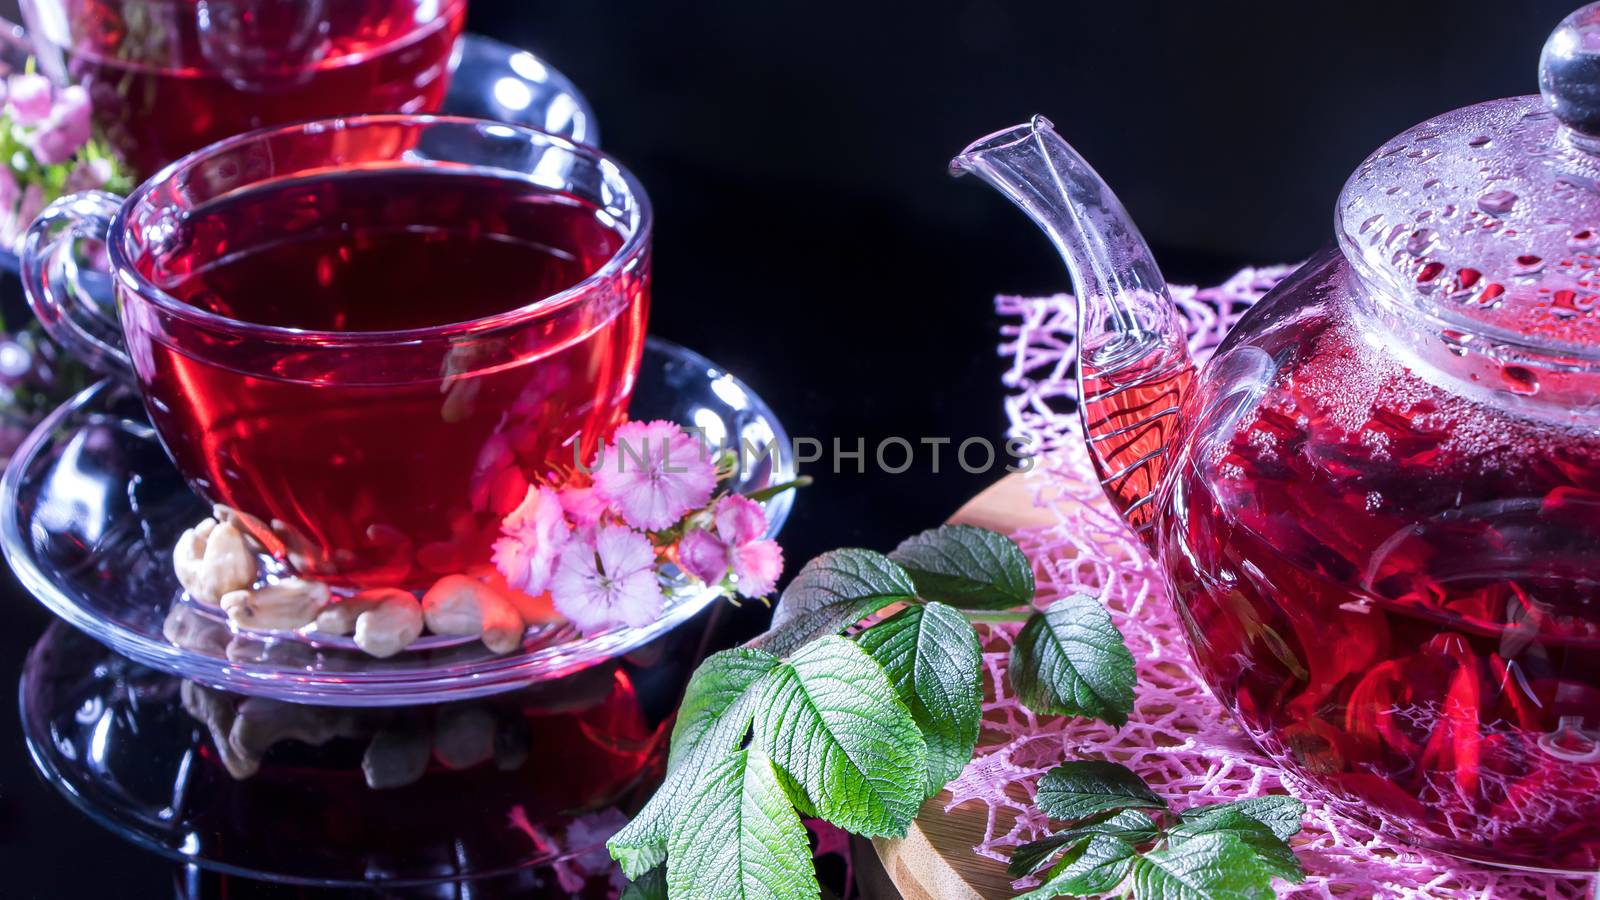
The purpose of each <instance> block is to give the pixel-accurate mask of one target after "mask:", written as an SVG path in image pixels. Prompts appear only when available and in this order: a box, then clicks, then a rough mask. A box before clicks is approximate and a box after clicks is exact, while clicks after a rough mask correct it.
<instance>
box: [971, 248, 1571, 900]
mask: <svg viewBox="0 0 1600 900" xmlns="http://www.w3.org/2000/svg"><path fill="white" fill-rule="evenodd" d="M1290 271H1291V268H1289V267H1277V268H1270V269H1246V270H1244V271H1242V272H1240V273H1238V274H1237V275H1235V276H1234V277H1233V278H1231V279H1229V280H1228V281H1227V283H1225V284H1223V285H1221V286H1218V287H1215V288H1207V289H1205V290H1197V289H1195V288H1186V287H1179V286H1174V287H1173V288H1172V294H1173V299H1174V300H1175V301H1176V302H1177V303H1178V306H1179V308H1180V309H1181V311H1182V313H1183V317H1184V319H1185V321H1186V322H1187V324H1188V327H1189V331H1190V334H1189V343H1190V347H1191V349H1192V350H1193V351H1194V352H1195V354H1196V356H1197V358H1201V359H1203V358H1204V357H1206V356H1207V355H1209V354H1210V352H1211V351H1212V350H1213V349H1214V348H1215V347H1216V345H1217V343H1218V341H1219V340H1220V339H1221V337H1222V335H1223V334H1225V333H1226V332H1227V330H1228V327H1229V326H1231V325H1232V324H1233V322H1234V321H1235V320H1236V319H1237V318H1238V317H1239V315H1240V314H1241V313H1242V312H1243V311H1244V310H1246V309H1248V308H1249V307H1250V305H1251V304H1253V303H1254V302H1255V301H1256V300H1257V299H1259V298H1260V297H1261V295H1262V294H1264V293H1265V292H1266V291H1267V290H1268V289H1270V288H1271V287H1272V286H1273V285H1275V284H1276V283H1277V282H1278V281H1279V280H1280V279H1282V278H1283V277H1284V276H1285V275H1287V274H1288V273H1289V272H1290ZM995 305H996V307H997V309H998V311H999V312H1000V314H1001V315H1002V316H1004V317H1006V318H1007V319H1008V320H1010V321H1009V322H1008V323H1007V324H1005V325H1004V326H1003V327H1002V330H1001V335H1002V343H1001V345H1000V352H1001V355H1003V356H1006V357H1009V358H1010V360H1011V367H1010V369H1009V370H1008V371H1007V372H1006V374H1005V376H1004V383H1005V385H1006V387H1007V388H1008V389H1009V390H1010V391H1011V392H1012V393H1011V395H1010V396H1009V397H1008V398H1007V400H1006V411H1007V415H1008V417H1009V418H1010V422H1011V426H1010V427H1011V434H1012V436H1014V437H1019V438H1028V439H1031V440H1032V442H1033V443H1032V446H1034V447H1037V448H1040V449H1041V450H1042V453H1043V456H1042V458H1041V462H1042V464H1041V465H1039V466H1037V467H1035V469H1034V470H1033V471H1032V472H1030V473H1029V474H1028V475H1027V476H1026V478H1027V479H1028V483H1029V485H1030V488H1031V490H1032V493H1033V496H1034V502H1035V504H1037V505H1039V506H1043V507H1048V508H1051V509H1053V510H1054V512H1055V524H1053V525H1050V526H1047V527H1043V528H1030V529H1027V530H1024V531H1021V532H1019V533H1017V534H1015V535H1013V537H1015V538H1016V540H1017V541H1018V543H1020V544H1021V545H1022V548H1023V549H1024V550H1025V551H1027V553H1028V555H1029V557H1030V558H1031V559H1032V560H1033V561H1034V566H1035V570H1036V572H1037V573H1038V576H1039V599H1040V602H1041V605H1042V604H1047V603H1049V602H1050V601H1053V600H1055V599H1057V598H1060V597H1064V596H1066V595H1068V594H1072V593H1076V592H1079V591H1082V592H1084V593H1088V594H1092V595H1097V596H1100V597H1101V598H1103V599H1104V600H1105V602H1106V605H1107V606H1108V607H1110V609H1111V614H1112V616H1113V618H1114V619H1115V620H1116V623H1117V626H1118V627H1119V628H1121V629H1122V633H1123V635H1124V636H1125V637H1126V638H1127V641H1128V645H1129V648H1130V649H1132V650H1133V653H1134V656H1135V657H1136V658H1137V659H1138V660H1139V664H1138V669H1139V681H1138V695H1137V703H1136V706H1135V710H1134V713H1133V715H1132V716H1131V717H1129V720H1128V723H1127V725H1125V726H1124V727H1122V728H1121V729H1112V728H1111V727H1110V726H1107V725H1104V724H1101V723H1098V722H1094V721H1090V720H1086V719H1074V718H1067V717H1057V716H1044V717H1038V716H1034V715H1033V714H1032V713H1030V712H1028V711H1027V710H1026V709H1024V708H1023V707H1022V706H1021V705H1020V704H1018V703H1017V702H1016V700H1015V699H1014V698H1013V697H1010V696H1008V695H1007V694H1006V693H1005V691H1004V689H1003V685H1004V684H1005V679H1004V678H1003V677H1001V676H1002V675H1003V673H1004V670H1005V665H1006V657H1007V653H1008V652H1009V650H1010V646H1009V643H1010V637H1011V635H1012V634H1013V633H1014V632H1012V631H1008V630H1005V629H994V630H993V631H992V632H991V638H990V641H989V643H988V645H987V646H986V647H985V653H984V664H985V666H987V668H988V674H989V675H990V676H991V678H990V680H991V681H992V682H993V684H995V685H999V686H1002V687H997V688H996V690H995V693H996V694H997V695H998V696H995V697H993V698H991V699H990V700H988V702H986V703H985V706H984V727H985V730H986V734H985V741H984V742H983V743H985V744H987V746H983V747H980V749H979V751H978V752H979V755H978V756H977V758H975V759H974V760H973V761H972V763H971V764H970V765H968V766H967V768H966V770H965V771H964V772H963V773H962V774H961V777H960V778H958V779H957V780H956V781H954V782H952V783H951V784H950V785H949V790H950V792H951V794H952V799H951V800H950V802H949V804H948V805H947V806H946V807H945V809H946V811H949V810H952V809H954V808H955V807H957V806H961V805H963V804H973V803H977V804H982V805H983V806H985V807H987V827H986V829H985V833H984V838H983V841H982V842H981V843H979V844H978V845H977V846H976V847H974V850H975V852H977V853H978V854H980V855H982V856H987V857H990V858H993V859H996V860H1006V859H1008V858H1009V856H1010V851H1011V850H1012V848H1014V847H1016V846H1017V845H1018V844H1022V843H1025V842H1027V841H1030V840H1034V839H1036V838H1038V837H1041V836H1043V835H1044V833H1045V832H1046V829H1047V828H1048V826H1049V823H1048V822H1047V821H1046V820H1045V819H1044V817H1043V816H1041V815H1040V814H1039V813H1038V812H1037V811H1036V810H1035V809H1033V806H1032V803H1031V798H1032V796H1033V793H1034V785H1035V782H1036V781H1037V779H1038V777H1039V776H1040V775H1041V774H1043V773H1044V772H1045V771H1047V770H1049V769H1050V768H1052V767H1053V766H1055V765H1057V764H1059V763H1061V762H1063V761H1065V760H1069V759H1080V758H1106V759H1114V760H1117V761H1119V762H1122V763H1124V764H1126V765H1127V766H1129V767H1130V768H1132V769H1133V770H1134V771H1136V772H1138V773H1139V774H1140V775H1142V776H1143V777H1144V778H1145V779H1146V780H1147V781H1148V782H1150V784H1151V786H1152V787H1154V788H1155V789H1156V791H1157V792H1158V793H1160V794H1162V795H1163V796H1165V797H1167V798H1168V800H1169V801H1170V802H1172V804H1173V805H1174V806H1175V807H1177V808H1180V809H1181V808H1185V807H1188V806H1192V805H1197V804H1201V803H1209V802H1214V801H1222V800H1231V799H1237V798H1241V797H1250V796H1255V795H1258V794H1262V793H1267V792H1271V791H1285V790H1286V791H1289V792H1290V793H1294V794H1296V795H1297V796H1299V797H1300V798H1301V799H1302V800H1304V801H1306V806H1307V808H1308V814H1307V816H1306V819H1305V828H1304V830H1303V831H1302V832H1301V834H1300V835H1299V836H1298V837H1296V838H1295V846H1296V849H1297V850H1298V852H1299V855H1300V859H1301V861H1302V862H1303V864H1304V865H1305V868H1306V871H1307V878H1306V881H1305V882H1304V883H1303V884H1301V885H1299V886H1296V887H1294V888H1292V889H1289V890H1287V891H1286V892H1285V895H1293V896H1309V897H1329V898H1332V897H1337V898H1347V897H1385V898H1388V897H1396V898H1425V897H1426V898H1432V897H1444V896H1451V897H1485V898H1497V900H1498V898H1524V897H1525V898H1578V897H1587V896H1592V894H1591V891H1592V888H1591V886H1590V885H1589V884H1588V883H1587V881H1584V880H1575V879H1566V878H1558V877H1553V876H1545V875H1537V874H1528V873H1521V872H1513V871H1508V870H1501V869H1493V868H1485V867H1476V866H1471V865H1467V864H1464V863H1462V862H1459V861H1456V860H1452V859H1449V858H1447V857H1442V856H1439V855H1436V854H1431V853H1427V852H1422V851H1418V850H1414V849H1410V848H1407V847H1406V846H1405V845H1404V844H1403V842H1402V841H1401V840H1400V839H1399V837H1398V836H1396V835H1388V834H1384V833H1379V832H1374V831H1373V830H1372V829H1369V828H1366V827H1363V826H1360V825H1357V824H1355V823H1353V822H1350V821H1347V820H1345V819H1342V818H1340V817H1339V816H1338V815H1337V814H1336V813H1334V812H1333V811H1332V810H1329V809H1327V808H1325V807H1324V806H1322V805H1321V804H1320V803H1318V802H1317V801H1316V800H1315V799H1313V798H1311V797H1310V796H1308V794H1307V793H1306V792H1303V791H1300V790H1296V789H1294V786H1293V785H1289V784H1285V783H1284V781H1283V780H1282V773H1280V771H1279V770H1278V769H1277V768H1276V767H1274V766H1273V764H1272V763H1271V762H1270V761H1269V760H1267V759H1266V757H1264V756H1263V755H1261V754H1260V752H1259V751H1257V750H1256V748H1255V747H1254V746H1253V745H1252V744H1250V742H1249V741H1248V740H1247V739H1246V738H1245V737H1244V735H1243V733H1242V732H1241V731H1240V730H1239V728H1238V727H1237V726H1236V725H1235V724H1234V722H1233V720H1232V718H1231V717H1230V716H1229V715H1228V714H1227V713H1226V711H1225V710H1224V709H1223V708H1222V705H1221V704H1220V703H1219V702H1218V701H1217V700H1216V699H1215V698H1214V697H1212V696H1211V694H1210V693H1209V692H1208V691H1207V690H1206V689H1205V687H1204V686H1203V685H1202V684H1201V682H1200V679H1199V676H1198V674H1197V673H1196V671H1195V669H1194V667H1193V665H1192V663H1191V662H1190V659H1189V654H1188V649H1187V646H1186V644H1185V642H1184V638H1183V633H1182V627H1181V625H1180V624H1179V622H1178V619H1177V616H1176V614H1175V613H1174V612H1173V610H1172V607H1171V605H1170V604H1169V603H1168V600H1167V597H1166V587H1165V584H1164V583H1163V581H1162V580H1161V579H1160V578H1159V577H1158V576H1157V575H1156V574H1155V571H1154V564H1153V562H1152V561H1151V560H1150V558H1149V557H1148V555H1146V554H1145V552H1144V549H1143V547H1142V545H1140V544H1139V542H1138V541H1137V539H1135V538H1134V537H1133V535H1132V533H1131V532H1129V531H1127V530H1126V529H1125V528H1124V527H1123V525H1122V522H1121V520H1120V519H1118V518H1117V517H1116V515H1115V514H1114V513H1113V512H1112V511H1111V508H1110V507H1109V506H1108V505H1107V504H1106V503H1105V501H1104V499H1103V497H1102V496H1101V492H1100V488H1099V486H1098V485H1097V484H1096V483H1095V482H1094V479H1093V477H1092V476H1091V474H1090V469H1089V463H1088V459H1087V457H1086V455H1085V453H1084V449H1083V444H1082V441H1081V439H1080V437H1079V434H1078V430H1079V425H1078V419H1077V415H1076V408H1077V407H1076V403H1077V383H1076V380H1075V378H1074V377H1073V376H1074V372H1073V365H1074V350H1073V335H1074V334H1075V331H1076V328H1075V325H1076V318H1077V316H1076V312H1077V308H1076V304H1075V302H1074V301H1073V299H1072V298H1071V297H1068V296H1065V295H1058V296H1054V297H1039V298H1026V297H1005V296H1002V297H998V298H996V300H995ZM1280 884H1281V883H1280Z"/></svg>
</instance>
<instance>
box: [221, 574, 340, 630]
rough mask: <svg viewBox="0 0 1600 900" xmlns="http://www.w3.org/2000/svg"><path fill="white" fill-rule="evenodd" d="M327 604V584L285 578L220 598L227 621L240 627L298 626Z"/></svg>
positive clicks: (290, 627)
mask: <svg viewBox="0 0 1600 900" xmlns="http://www.w3.org/2000/svg"><path fill="white" fill-rule="evenodd" d="M327 603H328V586H327V585H325V584H322V583H321V582H317V581H303V580H301V579H299V578H285V579H283V580H282V581H279V582H276V583H274V584H269V585H266V586H264V587H261V588H257V589H256V590H243V591H233V592H231V593H228V594H224V595H223V597H222V609H223V611H224V612H226V613H227V614H228V621H229V622H232V623H233V624H234V625H235V626H237V627H240V628H254V629H257V630H261V631H280V630H290V629H295V628H299V627H301V626H302V625H305V624H306V623H308V622H310V621H312V620H313V619H315V618H316V617H317V613H318V612H320V611H321V610H322V608H323V607H324V606H326V605H327Z"/></svg>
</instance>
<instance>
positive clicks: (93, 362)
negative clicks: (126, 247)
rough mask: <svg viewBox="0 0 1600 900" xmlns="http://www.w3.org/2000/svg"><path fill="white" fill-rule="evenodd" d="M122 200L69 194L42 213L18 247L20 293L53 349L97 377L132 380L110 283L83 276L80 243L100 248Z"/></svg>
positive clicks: (92, 275) (92, 274)
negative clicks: (92, 243) (97, 244)
mask: <svg viewBox="0 0 1600 900" xmlns="http://www.w3.org/2000/svg"><path fill="white" fill-rule="evenodd" d="M121 205H122V198H121V197H118V196H117V195H115V194H108V193H106V192H105V191H84V192H83V193H79V194H71V195H69V196H66V197H62V198H61V199H60V200H57V201H56V202H54V203H52V204H50V205H49V206H47V207H45V210H44V212H43V213H41V214H40V215H39V218H37V219H35V220H34V222H33V225H31V226H29V228H28V235H27V237H26V238H25V239H24V241H23V244H22V254H21V256H22V287H23V290H24V292H25V293H26V294H27V296H28V305H29V306H31V307H33V314H34V315H35V316H38V317H39V323H40V324H41V325H43V326H44V330H45V331H46V332H47V333H48V334H49V335H50V337H51V338H53V339H54V340H55V341H56V343H58V344H60V345H61V346H62V347H64V348H66V350H67V352H69V353H71V354H72V355H73V356H76V357H77V358H78V359H79V360H80V361H81V362H83V363H84V364H85V365H87V366H89V367H90V368H91V369H94V370H95V371H96V372H99V373H101V374H102V375H112V376H115V377H118V378H123V379H127V378H132V377H133V362H132V360H130V359H129V358H128V351H127V350H126V349H124V347H123V340H122V324H121V323H120V322H118V321H117V318H116V315H115V313H113V312H111V310H113V309H115V303H114V301H113V299H112V290H111V281H110V279H109V278H107V277H106V276H105V274H104V273H98V272H93V271H89V270H87V269H86V268H85V266H84V260H83V258H82V256H81V255H80V254H79V253H78V252H77V249H78V245H79V243H80V242H82V241H99V242H102V243H103V242H104V241H105V240H106V239H107V236H108V233H109V232H110V229H111V219H112V217H113V216H115V215H116V214H117V209H118V208H119V207H120V206H121Z"/></svg>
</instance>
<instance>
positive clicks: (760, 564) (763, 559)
mask: <svg viewBox="0 0 1600 900" xmlns="http://www.w3.org/2000/svg"><path fill="white" fill-rule="evenodd" d="M711 519H712V530H710V531H707V530H702V529H695V530H693V531H690V532H689V533H688V534H685V535H684V536H683V540H681V541H679V542H678V560H679V562H680V563H681V564H682V565H683V568H684V569H685V570H686V571H688V573H689V574H691V575H693V576H694V577H696V578H698V579H700V580H701V581H704V582H705V583H706V584H713V585H714V584H716V583H718V582H720V581H721V580H722V579H723V578H725V577H726V576H727V575H728V574H729V573H730V572H731V573H732V574H733V578H734V588H735V590H737V591H738V592H739V594H740V595H742V596H745V597H764V596H766V595H767V594H770V593H772V589H773V588H775V587H777V584H778V576H779V575H781V574H783V549H782V548H780V547H779V546H778V542H777V541H773V540H767V539H766V538H764V537H763V535H765V534H766V532H767V515H766V512H765V511H763V510H762V508H761V504H759V503H757V502H755V501H754V500H751V499H750V498H748V497H741V496H739V495H738V494H729V495H728V496H726V497H723V498H722V499H720V500H718V501H717V503H716V505H715V506H713V507H712V509H711Z"/></svg>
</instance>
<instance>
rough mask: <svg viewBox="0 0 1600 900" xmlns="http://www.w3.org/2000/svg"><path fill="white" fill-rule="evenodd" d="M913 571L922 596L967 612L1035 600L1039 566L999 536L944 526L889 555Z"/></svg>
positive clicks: (963, 527)
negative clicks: (1036, 570)
mask: <svg viewBox="0 0 1600 900" xmlns="http://www.w3.org/2000/svg"><path fill="white" fill-rule="evenodd" d="M889 558H890V559H892V560H894V561H895V562H897V563H899V564H900V565H901V566H902V567H903V568H904V569H905V570H906V571H907V572H909V573H911V580H912V581H914V582H915V583H916V585H917V594H918V595H919V596H921V597H922V598H923V599H924V600H938V601H940V602H941V603H948V604H950V605H951V606H956V607H960V608H962V609H1011V608H1013V607H1017V606H1027V605H1028V604H1030V603H1032V602H1033V590H1034V583H1033V565H1032V564H1031V563H1029V562H1028V557H1027V556H1026V555H1024V554H1023V552H1022V548H1020V547H1018V546H1017V545H1016V543H1015V542H1014V541H1012V540H1011V539H1010V538H1008V537H1006V536H1005V535H1003V534H1000V533H998V532H994V531H990V530H988V529H986V528H978V527H975V526H972V525H942V526H940V527H938V528H934V529H930V530H928V531H924V532H923V533H921V534H919V535H917V536H915V537H911V538H907V539H906V540H905V541H902V542H901V544H900V546H898V547H896V548H895V549H894V552H893V553H891V554H889Z"/></svg>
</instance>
